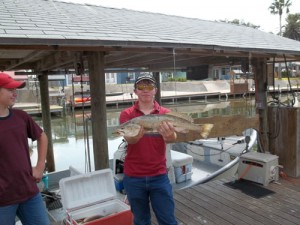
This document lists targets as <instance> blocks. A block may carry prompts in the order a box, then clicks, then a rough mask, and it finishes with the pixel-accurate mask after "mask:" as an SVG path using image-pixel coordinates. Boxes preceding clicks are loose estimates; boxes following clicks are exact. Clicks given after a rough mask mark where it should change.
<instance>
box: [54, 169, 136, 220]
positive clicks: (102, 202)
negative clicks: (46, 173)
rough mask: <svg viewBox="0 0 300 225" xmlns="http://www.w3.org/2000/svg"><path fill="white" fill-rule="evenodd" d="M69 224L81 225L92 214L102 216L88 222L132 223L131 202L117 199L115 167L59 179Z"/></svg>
mask: <svg viewBox="0 0 300 225" xmlns="http://www.w3.org/2000/svg"><path fill="white" fill-rule="evenodd" d="M59 186H60V191H61V199H62V204H63V207H64V209H65V210H66V214H67V218H66V222H67V224H68V225H79V224H82V221H83V220H84V219H86V218H88V217H94V216H99V217H101V218H99V219H95V220H93V221H90V222H85V223H84V224H85V225H113V224H122V225H132V224H133V215H132V213H131V211H130V207H129V205H127V204H126V203H124V202H122V201H120V200H119V199H116V189H115V184H114V179H113V175H112V170H111V169H104V170H99V171H95V172H90V173H86V174H80V175H75V176H72V177H68V178H63V179H61V180H60V182H59Z"/></svg>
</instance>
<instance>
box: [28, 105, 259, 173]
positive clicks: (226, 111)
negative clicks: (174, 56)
mask: <svg viewBox="0 0 300 225" xmlns="http://www.w3.org/2000/svg"><path fill="white" fill-rule="evenodd" d="M176 105H177V106H175V105H174V104H169V105H168V104H164V106H165V107H168V108H170V109H171V110H172V111H177V112H181V113H187V114H189V115H190V116H191V117H193V118H202V117H211V116H216V115H254V114H255V109H254V107H253V105H254V100H251V99H242V100H230V101H224V102H215V103H210V104H204V103H203V102H195V103H193V104H183V103H180V104H176ZM88 112H89V110H88V109H85V113H88ZM119 115H120V110H113V111H111V110H109V111H108V112H107V127H108V130H107V132H108V149H109V158H110V159H112V158H113V154H114V152H115V151H116V150H117V148H118V146H119V144H120V143H121V142H122V138H115V137H113V136H112V135H111V133H112V131H113V129H114V128H115V127H116V126H118V125H119ZM34 119H35V120H36V121H37V122H38V123H39V124H40V125H41V124H42V122H41V117H34ZM51 121H52V123H51V126H52V135H53V137H52V139H53V150H54V160H55V167H56V171H60V170H65V169H68V168H69V166H70V165H72V166H74V167H75V168H77V169H79V170H81V171H87V168H86V167H87V166H86V165H87V164H86V161H87V157H86V152H87V150H88V145H89V149H90V154H91V159H93V150H92V149H93V147H92V146H93V143H92V139H91V131H92V128H91V124H90V122H89V123H84V121H83V117H82V112H81V110H77V111H76V112H75V115H74V114H73V115H71V114H70V115H67V116H66V117H60V116H53V117H52V120H51ZM85 124H87V125H88V126H87V131H88V134H89V138H86V136H87V135H86V129H85V126H84V125H85ZM30 144H31V147H32V149H33V153H32V156H31V160H32V162H33V164H35V162H36V158H37V154H36V143H31V142H30ZM91 167H92V168H94V161H93V160H91Z"/></svg>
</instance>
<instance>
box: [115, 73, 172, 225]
mask: <svg viewBox="0 0 300 225" xmlns="http://www.w3.org/2000/svg"><path fill="white" fill-rule="evenodd" d="M156 92H157V88H156V81H155V79H154V77H153V76H152V75H151V74H145V75H141V76H139V77H138V78H137V79H136V81H135V84H134V93H135V94H136V95H137V96H138V100H137V101H136V102H135V104H134V105H133V106H132V107H130V108H127V109H125V110H123V111H122V112H121V115H120V123H121V124H123V123H126V122H128V121H130V120H132V119H133V118H136V117H140V116H144V115H149V114H151V115H152V114H153V115H160V114H166V113H168V112H170V110H169V109H167V108H164V107H162V106H160V105H159V104H158V103H157V102H156V101H155V100H154V96H155V94H156ZM123 135H124V138H125V140H126V141H127V143H128V147H127V155H126V158H125V162H124V174H125V176H124V180H123V183H124V187H125V190H126V194H127V197H128V200H129V203H130V205H131V210H132V212H133V215H134V225H150V224H151V213H150V203H151V206H152V209H153V211H154V213H155V216H156V218H157V221H158V223H159V224H160V225H177V222H176V218H175V215H174V208H175V207H174V200H173V192H172V186H171V184H170V181H169V178H168V175H167V168H166V143H168V142H174V141H175V140H176V132H175V128H174V126H173V125H172V124H171V123H169V122H168V121H160V123H159V125H158V126H157V127H156V132H147V131H146V130H145V129H144V126H138V130H137V132H135V133H134V134H127V135H126V133H124V134H123Z"/></svg>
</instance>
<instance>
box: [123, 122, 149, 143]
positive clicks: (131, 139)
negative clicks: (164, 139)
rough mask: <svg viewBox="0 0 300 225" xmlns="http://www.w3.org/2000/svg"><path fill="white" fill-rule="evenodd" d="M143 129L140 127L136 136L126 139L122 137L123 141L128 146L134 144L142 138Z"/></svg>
mask: <svg viewBox="0 0 300 225" xmlns="http://www.w3.org/2000/svg"><path fill="white" fill-rule="evenodd" d="M144 133H145V131H144V128H143V127H142V126H141V129H140V130H139V132H138V134H137V135H136V136H134V137H126V136H124V139H125V140H126V141H127V143H128V144H136V143H137V142H138V141H139V140H140V139H141V138H142V137H143V136H144Z"/></svg>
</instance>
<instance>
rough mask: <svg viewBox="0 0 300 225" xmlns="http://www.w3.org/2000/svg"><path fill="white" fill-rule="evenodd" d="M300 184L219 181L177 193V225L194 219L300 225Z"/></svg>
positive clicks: (260, 224)
mask: <svg viewBox="0 0 300 225" xmlns="http://www.w3.org/2000/svg"><path fill="white" fill-rule="evenodd" d="M299 181H300V179H299V178H298V179H297V178H295V179H294V180H293V183H292V182H288V181H286V180H283V179H280V181H279V182H277V183H271V184H269V185H268V186H263V185H261V184H257V183H254V182H251V181H246V180H241V181H232V180H219V181H212V182H209V183H206V184H201V185H198V186H194V187H192V188H188V189H185V190H179V191H176V192H175V193H174V200H175V205H176V216H177V219H178V224H180V225H184V224H194V223H193V219H194V218H201V219H202V220H199V221H197V222H198V223H197V224H203V223H205V224H222V225H223V224H237V225H241V224H255V225H262V224H266V225H274V224H275V225H276V224H277V225H279V224H280V225H283V224H284V225H296V224H298V225H299V224H300V213H299V212H300V211H299V210H300V199H299V198H300V185H299ZM178 212H180V213H181V214H180V215H178ZM183 215H185V216H183Z"/></svg>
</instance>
